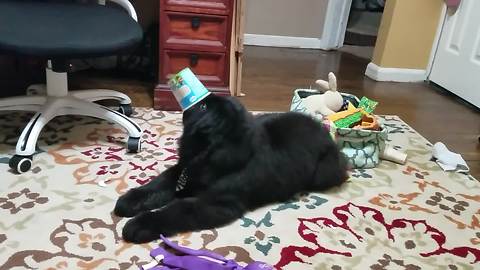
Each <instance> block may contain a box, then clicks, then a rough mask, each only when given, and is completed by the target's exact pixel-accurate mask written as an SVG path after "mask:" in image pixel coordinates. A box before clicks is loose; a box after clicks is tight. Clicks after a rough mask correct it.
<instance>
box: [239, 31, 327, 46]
mask: <svg viewBox="0 0 480 270" xmlns="http://www.w3.org/2000/svg"><path fill="white" fill-rule="evenodd" d="M243 42H244V44H245V45H255V46H268V47H287V48H302V49H322V50H329V49H332V48H326V47H325V46H324V45H323V41H322V39H320V38H307V37H287V36H273V35H259V34H245V35H244V40H243Z"/></svg>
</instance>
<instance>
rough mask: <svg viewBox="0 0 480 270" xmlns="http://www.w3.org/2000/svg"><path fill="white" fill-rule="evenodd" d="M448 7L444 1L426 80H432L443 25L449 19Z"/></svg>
mask: <svg viewBox="0 0 480 270" xmlns="http://www.w3.org/2000/svg"><path fill="white" fill-rule="evenodd" d="M447 12H448V8H447V5H446V4H445V3H443V7H442V13H441V14H440V20H439V22H438V27H437V32H436V33H435V38H434V40H433V45H432V50H431V52H430V58H429V60H428V65H427V70H426V71H427V72H426V78H425V80H426V81H430V74H431V73H432V69H433V63H434V62H435V57H436V56H437V51H438V46H440V38H441V37H442V31H443V27H444V26H445V20H446V19H447V16H448V14H447Z"/></svg>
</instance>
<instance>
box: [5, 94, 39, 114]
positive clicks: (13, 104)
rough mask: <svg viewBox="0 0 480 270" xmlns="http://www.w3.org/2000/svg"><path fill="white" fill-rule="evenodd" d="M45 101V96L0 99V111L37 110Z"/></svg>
mask: <svg viewBox="0 0 480 270" xmlns="http://www.w3.org/2000/svg"><path fill="white" fill-rule="evenodd" d="M46 102H47V97H45V96H22V97H9V98H3V99H0V111H39V110H40V109H41V108H42V106H43V105H44V104H45V103H46Z"/></svg>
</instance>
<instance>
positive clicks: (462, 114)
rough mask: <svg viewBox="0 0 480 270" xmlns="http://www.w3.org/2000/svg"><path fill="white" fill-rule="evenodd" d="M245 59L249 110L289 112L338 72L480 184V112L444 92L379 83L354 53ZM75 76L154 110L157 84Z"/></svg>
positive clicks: (281, 51) (249, 51)
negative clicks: (298, 96) (439, 145)
mask: <svg viewBox="0 0 480 270" xmlns="http://www.w3.org/2000/svg"><path fill="white" fill-rule="evenodd" d="M245 55H246V58H245V62H244V71H243V74H244V78H243V92H244V93H245V94H246V96H245V97H241V98H240V100H241V101H242V103H244V104H245V105H246V107H247V108H248V109H249V110H261V111H287V110H289V106H290V101H291V98H292V93H293V90H294V89H295V88H309V87H310V86H313V85H314V81H315V80H316V79H319V78H324V79H325V78H327V74H328V72H330V71H333V72H335V74H336V75H337V78H338V85H339V88H340V89H341V91H343V92H349V93H352V94H355V95H357V96H360V97H361V96H367V97H369V98H371V99H374V100H377V101H379V102H380V104H379V105H378V107H377V109H376V111H375V112H376V113H377V114H394V115H398V116H400V117H401V118H402V119H403V120H404V121H405V122H407V123H408V124H409V125H410V126H412V127H413V128H414V129H416V130H417V131H418V132H419V133H420V134H422V135H423V136H424V137H426V138H427V139H428V140H429V141H430V142H432V143H435V142H437V141H442V142H444V143H445V144H446V145H447V147H449V149H450V150H452V151H455V152H457V153H460V154H462V156H463V157H464V159H465V160H467V162H468V164H469V166H470V168H471V173H472V175H473V176H475V177H476V178H477V179H480V143H479V141H478V137H479V136H480V111H479V110H478V109H476V108H473V107H472V106H470V105H468V104H466V103H465V102H463V101H461V100H459V99H458V98H456V97H454V96H453V95H451V94H449V93H447V92H445V91H443V90H442V89H440V88H438V87H436V86H434V85H429V84H427V83H381V82H375V81H373V80H371V79H369V78H366V77H365V76H364V73H365V68H366V65H367V64H368V62H369V59H367V58H362V57H360V56H359V55H362V54H361V53H360V54H356V55H354V54H353V53H352V52H351V51H350V50H349V51H348V52H343V51H331V52H325V51H319V50H303V49H285V48H265V47H250V46H247V47H246V50H245ZM367 55H368V54H367ZM73 77H74V79H73V80H72V84H73V85H76V86H78V87H82V86H83V87H89V88H92V87H107V88H111V89H120V88H123V89H124V92H125V93H127V94H129V95H130V96H131V98H132V99H133V102H134V104H135V105H136V106H143V107H146V106H148V107H151V106H152V92H153V85H154V84H153V83H151V84H149V83H141V84H139V83H138V82H136V81H135V80H128V79H123V80H118V79H115V80H113V79H112V80H101V82H100V83H99V82H98V80H95V78H92V77H91V76H82V75H80V74H78V75H75V76H73ZM95 84H97V85H96V86H92V85H95Z"/></svg>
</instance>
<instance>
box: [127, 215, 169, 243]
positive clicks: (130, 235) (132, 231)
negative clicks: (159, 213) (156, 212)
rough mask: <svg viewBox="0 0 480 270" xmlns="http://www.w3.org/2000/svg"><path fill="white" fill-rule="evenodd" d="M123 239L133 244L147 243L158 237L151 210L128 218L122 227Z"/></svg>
mask: <svg viewBox="0 0 480 270" xmlns="http://www.w3.org/2000/svg"><path fill="white" fill-rule="evenodd" d="M122 237H123V240H125V241H127V242H131V243H135V244H141V243H148V242H151V241H153V240H156V239H159V238H160V233H159V232H158V231H157V228H156V226H155V220H154V218H153V214H152V213H151V212H145V213H142V214H140V215H138V216H136V217H134V218H132V219H130V220H129V221H128V222H127V223H126V224H125V227H123V231H122Z"/></svg>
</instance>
